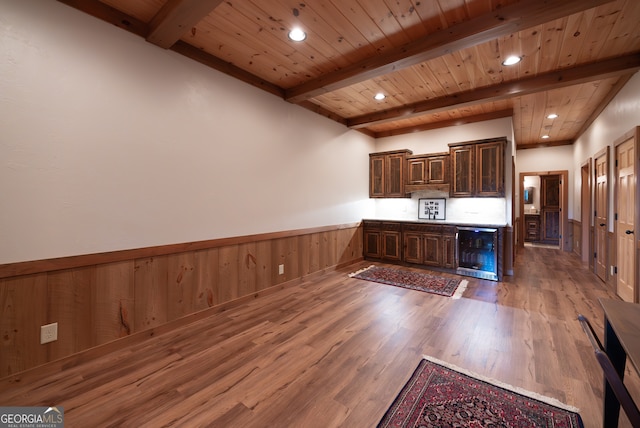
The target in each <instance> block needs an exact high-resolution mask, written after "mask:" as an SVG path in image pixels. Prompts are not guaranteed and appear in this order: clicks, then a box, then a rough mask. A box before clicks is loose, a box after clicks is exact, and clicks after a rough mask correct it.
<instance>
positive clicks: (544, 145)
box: [516, 140, 573, 150]
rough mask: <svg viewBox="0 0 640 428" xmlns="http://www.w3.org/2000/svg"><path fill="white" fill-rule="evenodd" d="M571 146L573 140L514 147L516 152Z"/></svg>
mask: <svg viewBox="0 0 640 428" xmlns="http://www.w3.org/2000/svg"><path fill="white" fill-rule="evenodd" d="M572 144H573V140H556V141H547V142H544V143H530V144H518V145H517V146H516V150H525V149H541V148H545V147H560V146H570V145H572Z"/></svg>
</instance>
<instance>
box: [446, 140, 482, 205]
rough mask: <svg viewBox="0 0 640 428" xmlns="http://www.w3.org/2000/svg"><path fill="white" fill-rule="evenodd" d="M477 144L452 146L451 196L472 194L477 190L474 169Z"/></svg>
mask: <svg viewBox="0 0 640 428" xmlns="http://www.w3.org/2000/svg"><path fill="white" fill-rule="evenodd" d="M475 149H476V147H475V145H466V146H457V147H451V169H452V174H453V177H452V183H451V185H452V187H451V196H472V195H473V194H474V192H475V186H474V181H473V178H474V177H473V171H474V169H475V168H474V167H473V166H474V162H475Z"/></svg>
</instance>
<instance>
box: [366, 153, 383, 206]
mask: <svg viewBox="0 0 640 428" xmlns="http://www.w3.org/2000/svg"><path fill="white" fill-rule="evenodd" d="M384 168H385V157H384V156H381V155H379V156H370V158H369V197H370V198H381V197H383V196H384V193H385V192H384V186H385V183H384Z"/></svg>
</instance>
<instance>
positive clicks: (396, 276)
mask: <svg viewBox="0 0 640 428" xmlns="http://www.w3.org/2000/svg"><path fill="white" fill-rule="evenodd" d="M349 276H350V277H352V278H358V279H364V280H367V281H373V282H379V283H381V284H388V285H394V286H396V287H403V288H409V289H411V290H418V291H425V292H427V293H433V294H438V295H440V296H447V297H452V298H454V299H459V298H460V297H461V296H462V293H463V292H464V290H465V288H466V287H467V283H468V281H467V280H466V279H458V278H445V277H442V276H436V275H431V274H427V273H422V272H414V271H410V270H404V269H392V268H387V267H380V266H373V265H372V266H369V267H368V268H365V269H362V270H359V271H357V272H354V273H352V274H349Z"/></svg>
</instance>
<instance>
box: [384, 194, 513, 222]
mask: <svg viewBox="0 0 640 428" xmlns="http://www.w3.org/2000/svg"><path fill="white" fill-rule="evenodd" d="M422 198H445V199H446V218H445V220H443V221H442V222H443V223H473V224H492V225H503V224H507V201H506V199H505V198H449V194H448V193H446V192H434V191H429V192H416V193H413V194H412V197H411V199H406V198H398V199H394V198H389V199H376V214H375V218H377V219H382V220H418V200H420V199H422Z"/></svg>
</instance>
